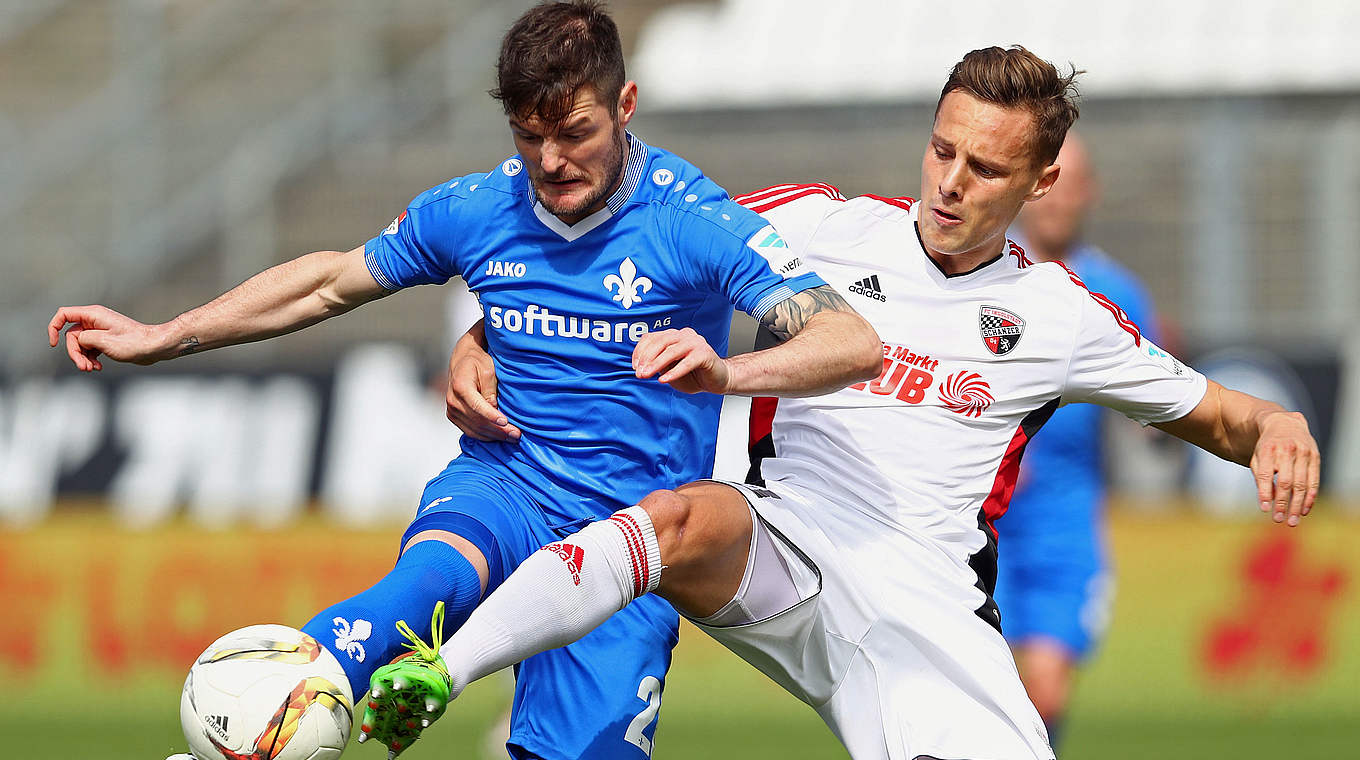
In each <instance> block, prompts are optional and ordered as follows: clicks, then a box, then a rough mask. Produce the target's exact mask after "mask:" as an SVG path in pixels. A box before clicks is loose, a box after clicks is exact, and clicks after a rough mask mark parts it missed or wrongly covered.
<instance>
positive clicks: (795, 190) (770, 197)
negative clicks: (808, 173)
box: [733, 182, 845, 214]
mask: <svg viewBox="0 0 1360 760" xmlns="http://www.w3.org/2000/svg"><path fill="white" fill-rule="evenodd" d="M809 195H823V196H826V197H827V198H831V199H832V200H838V201H843V200H845V196H844V195H841V192H840V191H839V190H837V189H836V188H835V187H832V186H831V185H828V184H826V183H824V182H817V183H813V184H810V185H775V186H774V187H767V188H765V189H764V190H757V191H755V192H754V193H747V194H746V195H741V196H737V197H736V198H734V199H733V200H735V201H736V202H737V203H740V204H741V205H743V206H745V207H746V208H749V209H751V210H752V211H754V212H756V213H757V214H759V213H763V212H765V211H769V210H770V209H772V208H778V207H779V206H782V205H784V204H785V203H790V202H792V201H796V200H798V199H799V198H806V197H807V196H809Z"/></svg>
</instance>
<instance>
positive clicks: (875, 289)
mask: <svg viewBox="0 0 1360 760" xmlns="http://www.w3.org/2000/svg"><path fill="white" fill-rule="evenodd" d="M850 292H851V293H858V294H859V295H862V296H867V297H869V298H872V299H874V300H875V301H884V302H886V301H887V300H888V299H887V297H886V296H884V295H883V288H881V287H879V286H878V275H876V274H871V275H869V276H868V277H865V278H864V279H862V280H860V281H859V282H857V283H855V284H853V285H851V286H850Z"/></svg>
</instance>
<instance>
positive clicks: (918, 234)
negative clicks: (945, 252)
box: [911, 215, 1006, 280]
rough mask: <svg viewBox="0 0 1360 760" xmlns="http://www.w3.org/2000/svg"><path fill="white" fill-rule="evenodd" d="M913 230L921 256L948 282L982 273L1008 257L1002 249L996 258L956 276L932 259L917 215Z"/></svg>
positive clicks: (912, 219) (912, 220) (912, 225)
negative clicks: (922, 237) (922, 236)
mask: <svg viewBox="0 0 1360 760" xmlns="http://www.w3.org/2000/svg"><path fill="white" fill-rule="evenodd" d="M911 228H912V231H914V232H915V233H916V243H917V245H919V246H920V247H921V255H922V256H924V257H925V259H926V261H929V262H930V264H931V266H933V267H934V268H935V271H936V272H938V273H939V274H940V276H941V277H943V278H945V279H946V280H953V279H956V278H959V277H967V276H968V275H971V274H977V273H978V272H981V271H982V270H984V269H986V268H987V267H989V266H991V265H993V264H995V263H996V262H998V261H1000V260H1001V259H1002V257H1004V256H1005V255H1006V250H1005V248H1002V249H1001V253H998V254H997V255H996V256H994V257H992V258H990V259H987V260H986V261H984V262H982V263H981V264H978V265H977V266H975V267H973V268H972V269H969V270H968V271H967V272H955V273H954V274H950V273H948V272H946V271H944V268H943V267H941V266H940V262H938V261H936V260H935V259H934V258H932V257H931V255H930V253H929V252H928V251H927V250H926V241H924V240H922V239H921V221H920V219H918V218H917V217H916V216H915V215H913V216H912V218H911Z"/></svg>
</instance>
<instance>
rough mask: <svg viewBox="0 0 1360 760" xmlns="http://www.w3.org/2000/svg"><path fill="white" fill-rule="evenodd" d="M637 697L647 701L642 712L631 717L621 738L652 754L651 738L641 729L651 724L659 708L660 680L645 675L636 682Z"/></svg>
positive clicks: (647, 753)
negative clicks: (639, 681) (640, 680)
mask: <svg viewBox="0 0 1360 760" xmlns="http://www.w3.org/2000/svg"><path fill="white" fill-rule="evenodd" d="M637 696H638V699H641V700H643V701H645V702H646V703H647V706H646V707H644V708H642V712H640V713H638V714H637V717H635V718H633V720H632V722H630V723H629V724H628V731H627V732H625V733H624V735H623V740H624V741H626V742H628V743H629V744H632V745H634V746H636V747H637V748H638V749H640V750H642V753H643V754H644V755H646V756H647V757H651V756H652V740H651V739H648V738H647V737H646V736H643V734H642V731H643V729H645V728H647V727H648V726H650V725H652V720H653V719H654V718H656V713H657V711H658V710H660V709H661V682H660V681H659V680H657V678H656V676H647V677H646V678H643V679H642V683H640V684H638V691H637Z"/></svg>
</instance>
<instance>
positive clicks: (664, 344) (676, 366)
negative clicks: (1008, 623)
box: [633, 327, 731, 393]
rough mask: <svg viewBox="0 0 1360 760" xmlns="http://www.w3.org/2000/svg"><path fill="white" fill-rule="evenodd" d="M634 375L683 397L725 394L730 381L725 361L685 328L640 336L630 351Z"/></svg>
mask: <svg viewBox="0 0 1360 760" xmlns="http://www.w3.org/2000/svg"><path fill="white" fill-rule="evenodd" d="M633 372H634V373H636V374H637V376H638V377H639V378H641V379H646V378H649V377H652V376H654V375H655V376H657V377H656V379H657V380H659V381H661V382H663V383H665V384H667V385H669V386H671V387H672V388H674V389H676V390H677V391H680V392H682V393H698V392H700V391H708V392H709V393H726V392H727V387H728V384H729V382H730V380H731V377H730V373H729V372H728V367H727V361H726V360H725V359H723V358H722V357H721V356H718V353H717V352H716V351H714V350H713V347H712V346H710V345H708V341H706V340H704V338H703V336H702V335H700V334H699V333H697V332H695V331H694V330H692V329H690V328H688V327H686V328H685V329H683V330H661V331H659V332H649V333H647V334H646V335H643V336H642V339H641V340H639V341H638V343H637V346H636V347H635V348H634V349H633Z"/></svg>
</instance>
